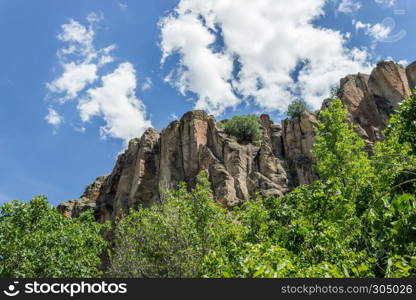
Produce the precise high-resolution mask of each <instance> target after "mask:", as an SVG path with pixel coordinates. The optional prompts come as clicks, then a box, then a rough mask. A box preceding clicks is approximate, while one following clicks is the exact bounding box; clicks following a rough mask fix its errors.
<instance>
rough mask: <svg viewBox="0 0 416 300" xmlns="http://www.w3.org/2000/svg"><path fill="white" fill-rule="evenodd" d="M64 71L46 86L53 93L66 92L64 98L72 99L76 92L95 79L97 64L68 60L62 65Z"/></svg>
mask: <svg viewBox="0 0 416 300" xmlns="http://www.w3.org/2000/svg"><path fill="white" fill-rule="evenodd" d="M63 68H64V72H63V74H62V75H61V77H59V78H57V79H55V80H54V81H53V82H52V83H48V84H47V88H48V89H49V90H50V91H51V92H54V93H66V97H65V98H64V99H74V98H76V97H77V96H78V92H80V91H82V90H83V89H84V88H85V87H86V86H87V85H88V84H91V83H93V82H94V81H95V80H96V79H97V66H96V65H95V64H87V63H80V64H76V63H74V62H70V63H67V64H64V65H63Z"/></svg>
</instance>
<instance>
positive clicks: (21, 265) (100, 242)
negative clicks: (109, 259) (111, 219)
mask: <svg viewBox="0 0 416 300" xmlns="http://www.w3.org/2000/svg"><path fill="white" fill-rule="evenodd" d="M104 229H105V226H103V225H100V224H98V223H96V222H95V220H94V218H93V216H92V213H85V214H84V215H82V216H80V217H79V218H76V219H68V218H65V217H63V216H62V215H60V214H59V213H58V212H57V211H56V209H55V208H53V207H52V206H50V205H49V204H48V202H47V200H46V198H45V197H43V196H39V197H35V198H33V199H32V200H31V201H30V202H28V203H23V202H20V201H14V202H12V203H6V204H4V205H2V206H0V277H41V278H44V277H82V278H84V277H98V276H100V275H101V272H100V271H99V269H98V267H99V265H100V263H101V261H100V257H99V256H100V255H101V254H102V253H103V252H104V251H105V249H106V246H107V243H106V241H105V240H104V239H103V238H102V237H101V234H100V233H101V232H102V230H104Z"/></svg>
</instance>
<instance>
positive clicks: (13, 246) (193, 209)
mask: <svg viewBox="0 0 416 300" xmlns="http://www.w3.org/2000/svg"><path fill="white" fill-rule="evenodd" d="M247 118H248V119H247ZM345 118H346V111H345V109H344V108H343V105H342V102H341V101H340V100H339V99H334V100H333V101H331V103H330V104H329V106H328V108H327V109H326V110H324V111H322V112H321V113H320V122H319V126H318V127H317V129H316V131H317V135H316V143H315V146H314V149H313V154H314V156H315V161H316V166H315V167H316V170H317V172H318V174H319V178H320V180H317V181H315V182H314V183H313V184H312V185H303V186H300V187H298V188H296V189H295V190H294V191H292V192H291V193H289V194H287V195H286V196H284V197H268V198H261V197H259V198H257V199H252V200H250V201H246V202H245V203H244V204H243V205H241V206H240V207H236V208H233V209H231V210H227V209H225V208H223V207H222V206H221V205H220V203H218V202H216V201H215V200H214V199H213V193H212V191H211V189H210V183H209V181H208V179H207V174H205V173H204V172H202V173H201V174H200V175H199V177H198V183H197V185H196V187H195V188H194V189H192V190H188V189H187V187H186V186H185V184H181V185H180V187H179V188H178V189H177V190H174V191H169V192H168V193H167V197H166V201H165V202H164V203H163V204H160V205H154V206H152V207H147V208H146V207H139V208H138V209H137V210H132V211H131V212H130V214H129V215H127V216H125V217H124V218H123V219H121V220H118V221H117V222H116V224H115V228H114V230H115V231H114V236H115V238H114V245H113V247H112V249H111V251H110V256H109V261H110V265H109V268H108V270H107V273H108V275H110V276H114V277H243V278H248V277H259V278H261V277H416V239H415V238H416V196H415V195H416V146H415V145H416V143H415V142H416V140H415V136H416V125H415V124H416V96H412V97H411V98H409V99H407V100H405V101H403V103H402V104H401V105H400V106H399V107H398V109H397V114H396V115H394V116H393V117H392V118H391V123H390V125H389V127H388V128H387V129H386V131H385V140H384V141H382V142H379V143H376V145H375V146H374V149H373V150H374V153H373V154H372V155H371V156H369V155H368V153H367V152H365V150H364V146H365V145H364V142H363V141H362V140H361V139H360V138H359V137H358V136H357V134H356V133H355V132H354V128H353V127H352V126H351V125H350V124H348V123H347V122H346V121H345ZM233 120H234V121H233ZM233 120H229V121H227V122H225V124H224V126H225V129H226V130H227V132H229V133H230V134H232V135H234V136H236V138H238V140H239V141H240V142H251V141H253V140H255V139H256V136H257V133H256V132H257V129H258V130H260V128H259V127H257V125H258V124H259V123H258V119H256V118H255V117H247V116H244V117H242V118H233ZM242 120H250V124H256V126H254V125H253V128H252V129H253V130H254V133H253V130H251V129H250V130H248V131H247V132H245V131H244V130H246V128H247V127H244V126H246V125H244V124H245V123H244V122H243V121H242ZM243 125H244V126H243ZM227 128H228V129H227ZM250 128H251V127H250ZM231 132H232V133H231ZM81 228H82V230H81ZM101 229H102V228H101V226H100V225H98V224H95V223H94V222H93V221H92V219H91V216H88V215H85V216H83V217H81V218H79V219H73V220H69V219H65V218H63V217H61V216H59V215H58V214H57V213H56V212H55V211H54V210H53V209H52V208H50V207H49V206H48V205H47V204H46V202H45V199H43V198H35V199H34V200H33V201H32V202H30V203H28V204H23V203H20V202H15V203H13V204H6V205H4V206H2V207H1V210H0V242H1V245H0V263H1V264H0V275H1V276H15V277H19V276H34V277H35V276H43V277H65V276H72V277H78V276H97V275H99V273H98V271H97V266H98V263H99V259H98V257H99V254H100V253H102V251H103V250H104V247H105V243H104V242H103V240H102V239H101V238H100V237H99V235H98V234H99V232H100V230H101ZM45 264H46V267H45Z"/></svg>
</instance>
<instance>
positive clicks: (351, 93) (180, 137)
mask: <svg viewBox="0 0 416 300" xmlns="http://www.w3.org/2000/svg"><path fill="white" fill-rule="evenodd" d="M409 82H410V85H409ZM415 82H416V64H415V63H413V64H411V65H409V67H408V68H407V69H405V68H404V67H403V66H401V65H398V64H396V63H394V62H381V63H379V64H377V66H376V68H375V69H374V70H373V71H372V73H371V74H370V75H365V74H357V75H349V76H346V77H345V78H343V79H341V81H340V93H339V96H340V98H341V100H342V101H343V103H344V105H345V107H346V109H347V110H348V113H349V116H348V121H349V122H352V123H354V124H355V125H356V131H357V133H358V134H359V136H360V137H362V138H363V139H364V140H365V141H366V144H367V146H368V150H369V151H371V147H372V145H373V143H374V142H376V141H378V140H381V139H382V138H383V136H382V134H381V133H382V130H383V129H384V128H385V127H386V125H387V123H388V120H389V115H390V114H391V113H393V111H394V108H395V107H396V106H397V105H398V103H399V102H400V101H401V100H402V99H404V98H405V97H408V96H410V93H411V89H410V86H414V84H415ZM329 101H330V100H325V101H324V102H323V108H325V107H326V106H327V105H328V103H329ZM318 119H319V113H318V114H315V113H311V112H305V113H303V114H302V115H301V116H300V117H298V118H294V119H287V120H284V121H283V122H282V124H281V125H279V124H274V123H273V121H272V120H271V119H270V117H269V116H268V115H261V116H260V123H261V126H262V129H263V136H262V140H261V142H260V143H259V144H258V145H254V144H239V143H237V142H236V141H235V139H233V138H232V137H231V136H228V135H227V134H226V133H225V132H224V131H223V130H222V129H221V128H220V127H219V126H217V124H216V121H215V118H214V117H213V116H210V115H208V114H207V113H205V112H204V111H198V110H197V111H191V112H188V113H186V114H185V115H184V116H183V117H182V118H181V120H180V121H174V122H172V123H170V124H169V125H168V126H167V127H166V128H165V129H164V130H163V131H162V132H158V131H157V130H155V129H148V130H147V131H146V132H145V133H144V134H143V136H142V137H141V138H135V139H132V140H131V141H130V143H129V146H128V148H127V150H125V152H124V153H123V154H121V155H120V156H119V157H118V159H117V162H116V165H115V167H114V169H113V171H112V173H111V174H110V175H108V176H102V177H99V178H97V180H96V181H95V182H94V183H93V184H92V185H90V186H89V188H88V189H87V190H86V192H85V193H84V195H83V196H82V197H81V199H80V200H72V201H69V202H66V203H63V204H61V205H59V206H58V209H59V211H60V212H61V213H62V214H64V215H65V216H68V217H76V216H78V215H79V214H80V213H81V212H83V211H85V210H86V209H89V208H93V209H94V210H95V215H96V218H97V220H98V221H100V222H103V221H105V220H114V219H115V218H116V217H117V216H120V215H122V214H125V213H127V212H128V210H129V209H130V208H136V207H137V206H138V205H144V206H149V205H151V204H153V203H157V202H160V201H163V200H164V192H165V191H166V190H167V189H174V188H176V187H177V186H178V184H179V182H181V181H184V182H186V183H187V184H188V186H189V187H193V186H194V185H195V181H196V176H197V175H198V173H199V172H200V171H202V170H205V171H207V173H208V176H209V179H210V181H211V183H212V189H213V192H214V197H215V198H216V199H217V200H218V201H220V202H221V203H223V205H224V206H227V207H232V206H235V205H238V204H240V203H241V202H243V201H245V200H246V199H249V198H252V197H256V196H257V195H261V196H271V195H275V196H281V195H284V194H285V193H287V192H288V191H290V190H291V189H293V188H294V187H296V186H298V185H301V184H310V183H312V182H313V181H314V180H315V179H316V178H317V176H316V173H315V171H314V169H313V158H312V155H311V152H310V151H311V149H312V146H313V144H314V141H315V138H314V135H315V134H314V127H315V126H316V125H317V123H318Z"/></svg>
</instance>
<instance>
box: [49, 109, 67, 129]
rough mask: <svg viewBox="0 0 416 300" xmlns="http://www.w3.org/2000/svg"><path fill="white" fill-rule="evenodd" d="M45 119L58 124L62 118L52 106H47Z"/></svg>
mask: <svg viewBox="0 0 416 300" xmlns="http://www.w3.org/2000/svg"><path fill="white" fill-rule="evenodd" d="M45 120H46V121H47V122H48V123H49V124H51V125H53V126H58V125H59V124H61V123H62V122H63V120H64V118H63V117H62V116H61V115H60V114H59V113H58V112H57V111H56V110H54V109H53V108H52V107H49V108H48V114H47V115H46V117H45Z"/></svg>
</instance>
